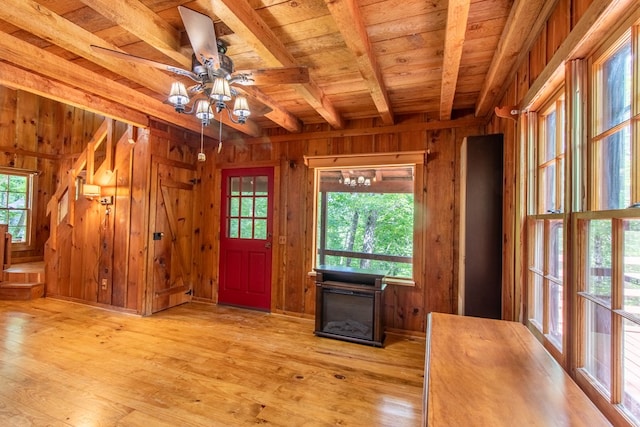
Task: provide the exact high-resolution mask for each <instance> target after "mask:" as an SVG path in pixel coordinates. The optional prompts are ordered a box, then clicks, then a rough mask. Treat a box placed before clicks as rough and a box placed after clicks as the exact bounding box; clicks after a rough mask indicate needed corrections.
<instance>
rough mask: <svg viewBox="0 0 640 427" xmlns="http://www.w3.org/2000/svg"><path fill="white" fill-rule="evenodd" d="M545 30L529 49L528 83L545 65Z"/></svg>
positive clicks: (530, 82) (532, 80)
mask: <svg viewBox="0 0 640 427" xmlns="http://www.w3.org/2000/svg"><path fill="white" fill-rule="evenodd" d="M546 34H547V33H546V31H542V32H541V33H540V35H539V36H538V38H537V39H536V41H535V42H534V43H533V46H532V47H531V50H530V51H529V84H530V85H531V84H532V83H533V82H534V81H535V80H536V79H537V78H538V76H539V75H540V73H542V70H544V67H545V65H547V39H546Z"/></svg>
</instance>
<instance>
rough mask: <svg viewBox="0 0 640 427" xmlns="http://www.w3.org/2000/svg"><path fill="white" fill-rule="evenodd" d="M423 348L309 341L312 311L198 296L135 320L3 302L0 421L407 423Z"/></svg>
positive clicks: (412, 343)
mask: <svg viewBox="0 0 640 427" xmlns="http://www.w3.org/2000/svg"><path fill="white" fill-rule="evenodd" d="M424 348H425V342H424V340H423V339H419V338H415V337H411V338H410V337H400V336H396V335H389V336H388V337H387V341H386V342H385V347H384V348H374V347H369V346H365V345H359V344H353V343H348V342H342V341H337V340H333V339H328V338H318V337H316V336H314V335H313V321H312V320H310V319H298V318H294V317H287V316H281V315H271V314H268V313H263V312H254V311H249V310H243V309H238V308H231V307H223V306H212V305H206V304H197V303H192V304H185V305H182V306H180V307H175V308H172V309H170V310H167V311H164V312H160V313H156V314H155V315H153V316H150V317H145V318H141V317H137V316H132V315H129V314H123V313H117V312H110V311H105V310H101V309H98V308H94V307H89V306H84V305H78V304H73V303H69V302H65V301H58V300H53V299H49V298H41V299H38V300H33V301H1V302H0V363H1V366H0V425H2V426H4V425H21V426H22V425H24V426H40V425H61V426H67V425H69V426H86V425H91V426H116V425H117V426H218V425H220V426H244V425H252V424H256V423H259V424H267V425H273V426H325V425H343V426H394V427H395V426H415V425H419V424H420V421H421V415H422V406H421V405H422V389H423V387H422V385H423V374H424V372H423V369H424ZM16 420H19V422H16ZM12 423H13V424H12Z"/></svg>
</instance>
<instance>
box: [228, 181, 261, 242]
mask: <svg viewBox="0 0 640 427" xmlns="http://www.w3.org/2000/svg"><path fill="white" fill-rule="evenodd" d="M268 183H269V178H268V177H267V176H264V175H260V176H243V177H230V178H229V188H230V189H231V191H230V194H229V195H228V197H227V203H228V209H227V210H228V213H227V215H228V222H227V224H228V230H227V237H228V238H232V239H233V238H235V239H238V238H239V239H260V240H266V239H267V237H268V231H267V221H266V218H267V213H268V205H269V197H268Z"/></svg>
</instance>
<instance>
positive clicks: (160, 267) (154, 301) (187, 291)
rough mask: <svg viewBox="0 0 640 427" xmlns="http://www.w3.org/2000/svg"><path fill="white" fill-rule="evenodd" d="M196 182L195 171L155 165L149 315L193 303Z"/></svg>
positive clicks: (151, 215)
mask: <svg viewBox="0 0 640 427" xmlns="http://www.w3.org/2000/svg"><path fill="white" fill-rule="evenodd" d="M194 182H195V171H194V170H191V169H184V168H180V167H176V166H175V165H171V166H169V165H164V164H161V163H155V164H154V165H153V170H152V183H151V209H150V221H149V223H150V228H149V233H150V236H149V257H150V264H151V265H150V266H149V271H150V272H151V274H152V277H151V278H150V280H151V282H152V283H151V286H150V292H148V293H147V298H146V304H147V310H146V312H147V313H155V312H157V311H160V310H165V309H167V308H170V307H174V306H176V305H179V304H183V303H185V302H189V301H191V293H192V289H193V286H192V275H193V272H192V270H193V263H192V259H193V256H192V255H193V209H194V206H193V200H194Z"/></svg>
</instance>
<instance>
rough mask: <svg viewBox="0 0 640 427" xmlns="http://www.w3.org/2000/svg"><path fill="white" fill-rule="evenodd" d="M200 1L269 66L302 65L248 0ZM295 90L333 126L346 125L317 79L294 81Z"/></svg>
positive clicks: (341, 126)
mask: <svg viewBox="0 0 640 427" xmlns="http://www.w3.org/2000/svg"><path fill="white" fill-rule="evenodd" d="M197 3H198V4H199V5H200V6H201V7H203V8H204V9H206V10H210V11H212V12H213V14H214V15H215V16H217V17H218V18H220V19H221V20H222V21H223V22H224V23H225V24H226V25H227V26H228V27H229V28H231V29H232V30H233V32H234V33H236V35H237V36H238V37H240V38H241V39H242V40H244V41H245V42H246V43H247V45H249V46H250V47H251V48H252V49H253V50H254V51H255V52H256V53H257V54H258V55H259V56H260V58H262V59H263V60H264V61H265V62H266V63H267V65H268V66H269V67H293V66H298V64H297V63H296V60H295V58H294V57H293V56H292V55H291V53H289V51H288V50H287V48H286V47H285V46H284V44H283V43H282V42H281V41H280V40H279V39H278V37H277V36H276V35H275V33H274V32H273V31H272V30H271V29H270V28H269V26H268V25H267V24H266V23H265V22H264V20H263V19H262V18H261V17H260V15H258V13H257V12H256V11H255V10H254V9H253V7H252V6H251V5H250V4H249V3H248V2H247V1H246V0H198V1H197ZM294 90H296V92H297V93H298V94H299V95H300V96H302V97H303V98H304V99H305V101H307V102H308V103H309V105H311V106H312V107H313V108H314V109H315V110H316V111H317V112H318V113H319V114H320V115H321V116H322V117H323V118H324V119H325V120H326V121H327V122H328V123H329V124H330V125H331V126H333V127H334V128H338V129H341V128H343V127H344V120H343V119H342V117H341V116H340V114H338V112H337V111H336V109H335V107H334V106H333V104H332V103H331V101H329V99H327V97H326V96H325V94H324V92H323V91H322V89H320V87H319V86H318V85H317V84H316V83H315V82H314V81H313V79H311V78H309V83H305V84H300V85H294Z"/></svg>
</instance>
